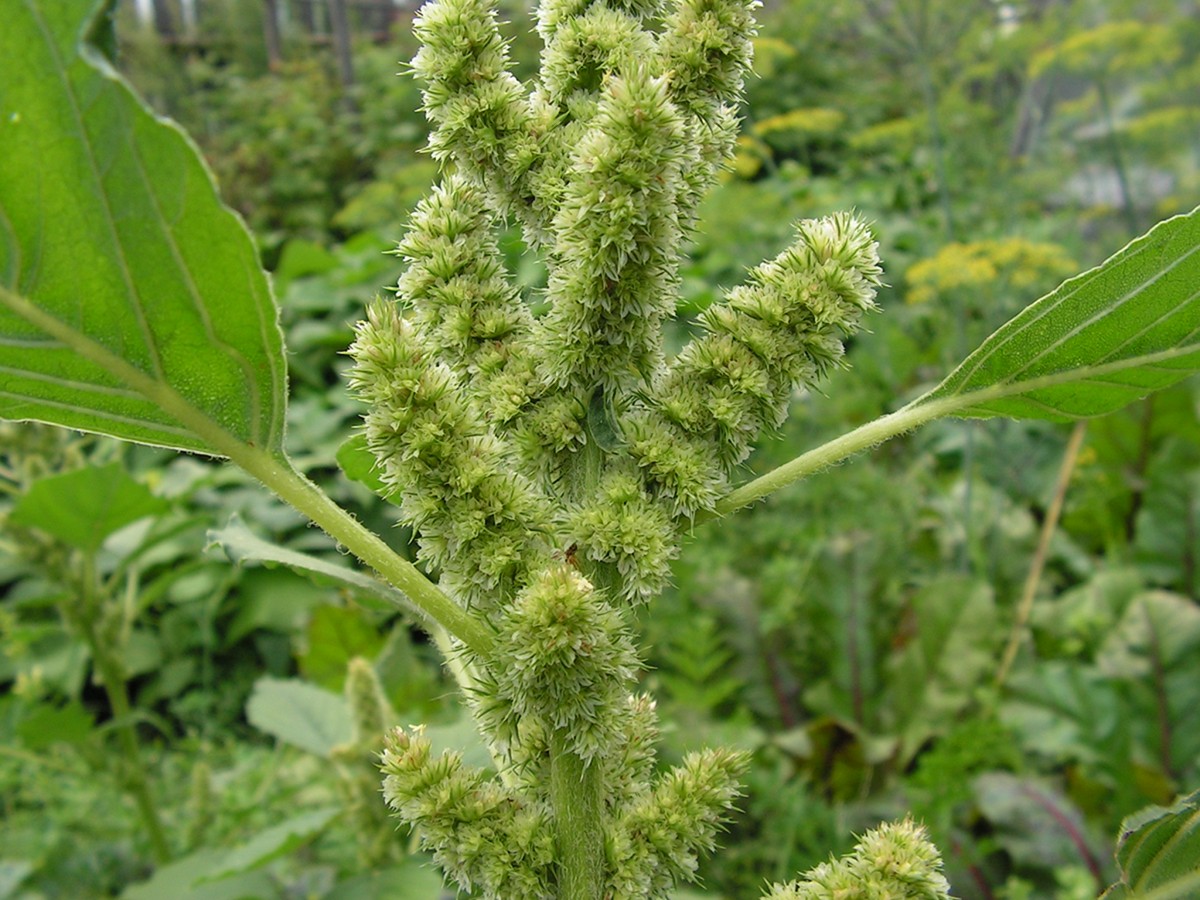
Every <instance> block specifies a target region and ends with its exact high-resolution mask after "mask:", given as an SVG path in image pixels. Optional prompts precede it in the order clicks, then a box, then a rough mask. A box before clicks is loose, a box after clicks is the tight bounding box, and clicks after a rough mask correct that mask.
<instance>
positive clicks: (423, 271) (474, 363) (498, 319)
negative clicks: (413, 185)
mask: <svg viewBox="0 0 1200 900" xmlns="http://www.w3.org/2000/svg"><path fill="white" fill-rule="evenodd" d="M396 252H397V253H398V254H399V255H401V256H403V257H404V259H405V260H406V262H407V263H408V268H407V269H406V270H405V272H404V274H403V276H402V277H401V278H400V283H399V285H398V286H397V290H396V293H397V295H398V296H399V298H400V300H401V303H402V304H403V305H405V306H407V307H411V309H412V310H413V312H414V317H413V321H414V323H415V324H416V326H417V327H418V329H419V331H420V332H421V335H422V338H423V343H424V345H425V347H426V348H427V349H428V350H429V351H430V352H432V353H433V354H435V355H436V357H437V358H438V359H439V360H440V361H441V362H444V363H446V364H447V365H448V366H450V368H451V369H452V370H453V371H454V373H455V375H457V376H458V378H459V384H460V386H461V387H462V388H463V389H464V390H467V391H470V392H471V393H472V394H473V395H474V396H473V397H472V399H473V400H475V401H476V405H477V406H478V407H480V408H481V409H489V410H491V409H493V407H494V405H495V404H496V402H497V401H499V402H500V404H501V406H504V405H505V403H506V402H507V405H508V406H509V407H510V408H511V409H512V410H513V412H515V411H516V409H519V408H520V406H521V405H522V404H523V403H524V402H525V397H524V396H523V394H521V393H520V392H518V393H517V394H516V395H515V396H513V395H512V394H511V393H510V394H509V395H508V396H506V397H496V396H495V394H494V392H493V386H494V384H495V383H496V380H497V378H499V377H500V376H502V375H503V373H504V372H505V370H506V367H507V366H508V365H509V363H510V362H511V358H512V349H513V345H514V343H515V342H516V341H517V340H519V339H520V338H521V337H523V336H524V335H526V334H527V333H528V331H529V328H530V326H531V325H532V322H533V317H532V316H531V315H530V313H529V307H528V306H526V305H525V304H524V302H522V301H521V298H520V296H519V295H518V293H517V291H516V289H515V288H513V287H512V286H511V285H510V284H509V281H508V279H507V278H506V273H505V272H504V268H503V265H502V262H501V256H500V248H499V246H498V245H497V242H496V236H495V228H494V223H493V220H492V213H491V210H490V209H488V207H487V206H486V205H485V204H484V198H483V196H482V194H481V192H480V191H479V190H478V189H477V188H476V187H475V186H473V185H471V184H470V183H469V182H467V181H465V180H464V179H462V178H459V177H454V176H452V177H450V178H447V179H446V181H445V182H444V183H443V184H441V185H438V186H436V187H434V188H433V191H432V192H431V193H430V195H429V196H428V197H426V198H425V199H424V200H423V201H422V202H421V203H420V204H419V205H418V206H417V210H416V213H415V214H414V215H413V218H412V222H411V223H410V227H409V231H408V235H407V236H406V237H405V239H404V240H403V241H401V242H400V245H399V247H398V248H397V251H396ZM493 414H494V415H497V417H499V418H503V413H502V412H500V413H499V414H496V413H495V412H493ZM509 415H510V416H511V415H512V413H510V414H509Z"/></svg>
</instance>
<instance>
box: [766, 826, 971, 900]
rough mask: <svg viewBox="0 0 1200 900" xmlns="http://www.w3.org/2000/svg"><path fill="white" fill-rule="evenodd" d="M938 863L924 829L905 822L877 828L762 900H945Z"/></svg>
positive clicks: (946, 893) (945, 888) (947, 894)
mask: <svg viewBox="0 0 1200 900" xmlns="http://www.w3.org/2000/svg"><path fill="white" fill-rule="evenodd" d="M949 897H950V885H949V883H948V882H947V881H946V878H945V876H944V875H942V859H941V856H939V855H938V852H937V848H936V847H934V846H933V844H932V843H930V841H929V837H928V835H926V833H925V829H924V828H923V827H921V826H920V825H918V824H916V823H915V822H913V821H912V820H911V819H905V820H904V821H903V822H892V823H888V824H884V825H881V826H879V827H878V828H876V829H873V830H872V831H868V832H867V833H866V834H865V835H863V837H862V840H860V841H859V842H858V844H857V845H856V846H855V847H854V850H853V851H851V852H850V853H849V854H848V855H846V856H843V857H842V858H841V859H835V860H830V861H829V862H827V863H821V864H820V865H819V866H817V867H816V868H814V869H811V870H810V871H809V872H807V873H806V874H805V875H804V876H803V877H802V878H801V879H799V880H798V881H794V882H792V883H791V884H777V885H774V886H773V887H772V889H771V891H770V892H769V893H768V894H766V895H765V900H842V898H853V900H948V898H949Z"/></svg>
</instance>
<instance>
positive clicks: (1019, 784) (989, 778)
mask: <svg viewBox="0 0 1200 900" xmlns="http://www.w3.org/2000/svg"><path fill="white" fill-rule="evenodd" d="M974 787H975V795H976V801H977V803H978V805H979V811H980V813H981V814H982V815H983V816H984V818H985V819H986V820H987V821H988V823H989V825H990V827H991V828H992V829H994V830H995V832H996V839H997V840H998V841H999V843H1000V844H1001V846H1002V847H1003V848H1004V850H1005V851H1006V852H1007V853H1008V854H1009V855H1010V856H1011V857H1012V858H1013V860H1014V862H1016V863H1017V864H1018V865H1022V866H1029V867H1032V868H1042V869H1054V868H1058V867H1059V866H1063V865H1067V864H1072V863H1073V864H1081V863H1082V864H1087V865H1088V867H1089V868H1091V867H1093V866H1095V865H1096V864H1098V858H1097V854H1096V852H1095V850H1094V848H1093V846H1092V845H1093V841H1092V838H1091V836H1090V835H1089V834H1088V831H1087V827H1086V825H1085V824H1084V821H1083V816H1082V815H1081V814H1080V812H1079V811H1078V810H1077V809H1075V808H1074V807H1073V806H1072V805H1071V803H1070V801H1069V800H1067V798H1066V797H1064V796H1063V795H1062V794H1060V793H1059V792H1058V791H1057V790H1056V789H1055V788H1053V787H1051V786H1049V785H1047V784H1043V783H1041V782H1039V781H1038V780H1036V779H1033V778H1025V777H1021V776H1017V775H1011V774H1009V773H1007V772H991V773H987V774H984V775H980V776H979V777H978V778H977V779H975V785H974Z"/></svg>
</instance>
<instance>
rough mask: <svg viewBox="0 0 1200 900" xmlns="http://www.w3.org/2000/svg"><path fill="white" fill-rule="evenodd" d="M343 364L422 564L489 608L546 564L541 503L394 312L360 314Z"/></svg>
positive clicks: (386, 308)
mask: <svg viewBox="0 0 1200 900" xmlns="http://www.w3.org/2000/svg"><path fill="white" fill-rule="evenodd" d="M350 355H351V356H352V357H353V358H354V361H355V366H354V368H353V370H352V371H351V373H350V384H351V387H352V388H354V389H355V390H356V391H357V393H358V395H359V396H360V397H361V398H362V399H363V400H364V401H366V403H367V404H368V406H369V410H368V412H367V414H366V417H365V424H366V436H367V446H368V447H369V448H370V449H371V452H372V453H373V454H374V455H375V458H376V460H378V463H379V467H380V470H381V476H382V478H383V481H384V483H385V484H386V485H388V486H389V487H390V488H392V489H393V490H394V491H395V492H396V494H397V495H398V496H399V499H400V508H401V512H402V513H403V515H404V518H405V520H406V521H407V522H408V523H409V524H411V525H412V526H413V527H414V528H415V529H416V530H417V531H418V533H419V534H420V548H419V556H420V557H421V558H422V559H423V560H426V561H428V562H429V563H431V564H433V565H435V566H437V567H438V568H440V569H441V571H442V575H443V580H444V581H445V582H446V584H447V585H448V586H449V587H450V588H451V589H452V590H453V592H454V593H455V594H456V595H457V596H458V597H459V598H460V599H462V600H463V601H464V602H466V603H470V604H478V605H481V606H482V607H483V608H484V609H490V608H493V607H494V606H495V605H496V604H497V603H498V602H499V600H500V599H501V598H502V596H503V595H504V594H505V593H507V592H509V591H511V590H512V589H514V588H515V587H518V586H519V585H520V584H522V583H523V582H524V579H525V576H526V574H527V572H528V570H529V568H530V566H532V565H535V564H536V563H537V562H538V561H539V560H540V559H541V558H542V557H543V556H544V555H546V549H545V546H544V538H542V537H541V532H540V529H542V528H545V527H546V523H548V521H549V515H548V513H547V512H546V510H545V506H544V499H543V498H542V497H540V496H539V495H538V494H537V492H536V491H535V490H534V489H533V487H532V486H531V485H530V483H529V482H528V481H527V480H526V479H524V478H522V477H521V476H520V475H518V474H517V473H516V472H514V471H513V470H512V469H511V468H510V467H509V465H508V460H507V451H506V450H505V448H504V446H503V445H502V444H501V443H500V442H499V441H498V440H497V438H496V437H495V435H494V434H492V433H491V432H490V431H489V430H488V429H487V427H486V426H485V424H484V423H483V421H482V420H481V419H480V417H479V415H478V413H477V411H476V410H475V409H474V407H473V406H472V404H470V403H469V402H467V400H466V398H465V396H464V392H463V391H462V390H461V388H460V386H459V380H458V378H457V377H456V376H455V375H454V373H453V372H452V371H451V370H450V369H449V367H447V366H446V365H445V364H444V363H440V362H438V361H437V359H436V356H435V355H434V354H433V353H432V352H430V350H429V349H428V348H427V347H426V346H425V344H424V342H423V341H422V340H421V338H420V335H419V333H418V332H417V330H416V328H415V326H414V325H413V324H412V323H411V322H409V321H408V320H406V319H404V318H402V317H401V316H400V315H399V312H398V311H397V309H396V306H395V304H388V303H376V304H374V305H372V306H371V307H370V308H369V309H368V310H367V320H366V321H365V322H362V323H360V324H359V326H358V333H357V339H356V340H355V342H354V345H353V346H352V347H351V348H350Z"/></svg>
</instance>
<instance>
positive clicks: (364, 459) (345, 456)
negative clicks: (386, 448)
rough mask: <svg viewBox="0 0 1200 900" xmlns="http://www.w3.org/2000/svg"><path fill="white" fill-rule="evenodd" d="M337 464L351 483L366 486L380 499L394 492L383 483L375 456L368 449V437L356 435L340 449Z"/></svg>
mask: <svg viewBox="0 0 1200 900" xmlns="http://www.w3.org/2000/svg"><path fill="white" fill-rule="evenodd" d="M337 464H338V465H339V466H340V467H341V469H342V471H343V472H345V473H346V477H347V478H349V479H350V480H351V481H357V482H359V483H360V484H365V485H366V486H367V487H369V488H370V489H371V490H372V491H374V492H375V493H376V494H378V495H379V496H380V497H387V496H388V495H389V494H391V493H392V490H391V489H390V488H389V487H388V486H387V485H386V484H384V483H383V479H382V478H381V477H380V474H379V464H378V463H377V462H376V461H375V454H374V453H372V452H371V451H370V450H369V449H368V448H367V436H366V435H365V434H356V435H354V437H352V438H349V439H348V440H346V441H345V442H343V443H342V445H341V446H340V447H338V451H337Z"/></svg>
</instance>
